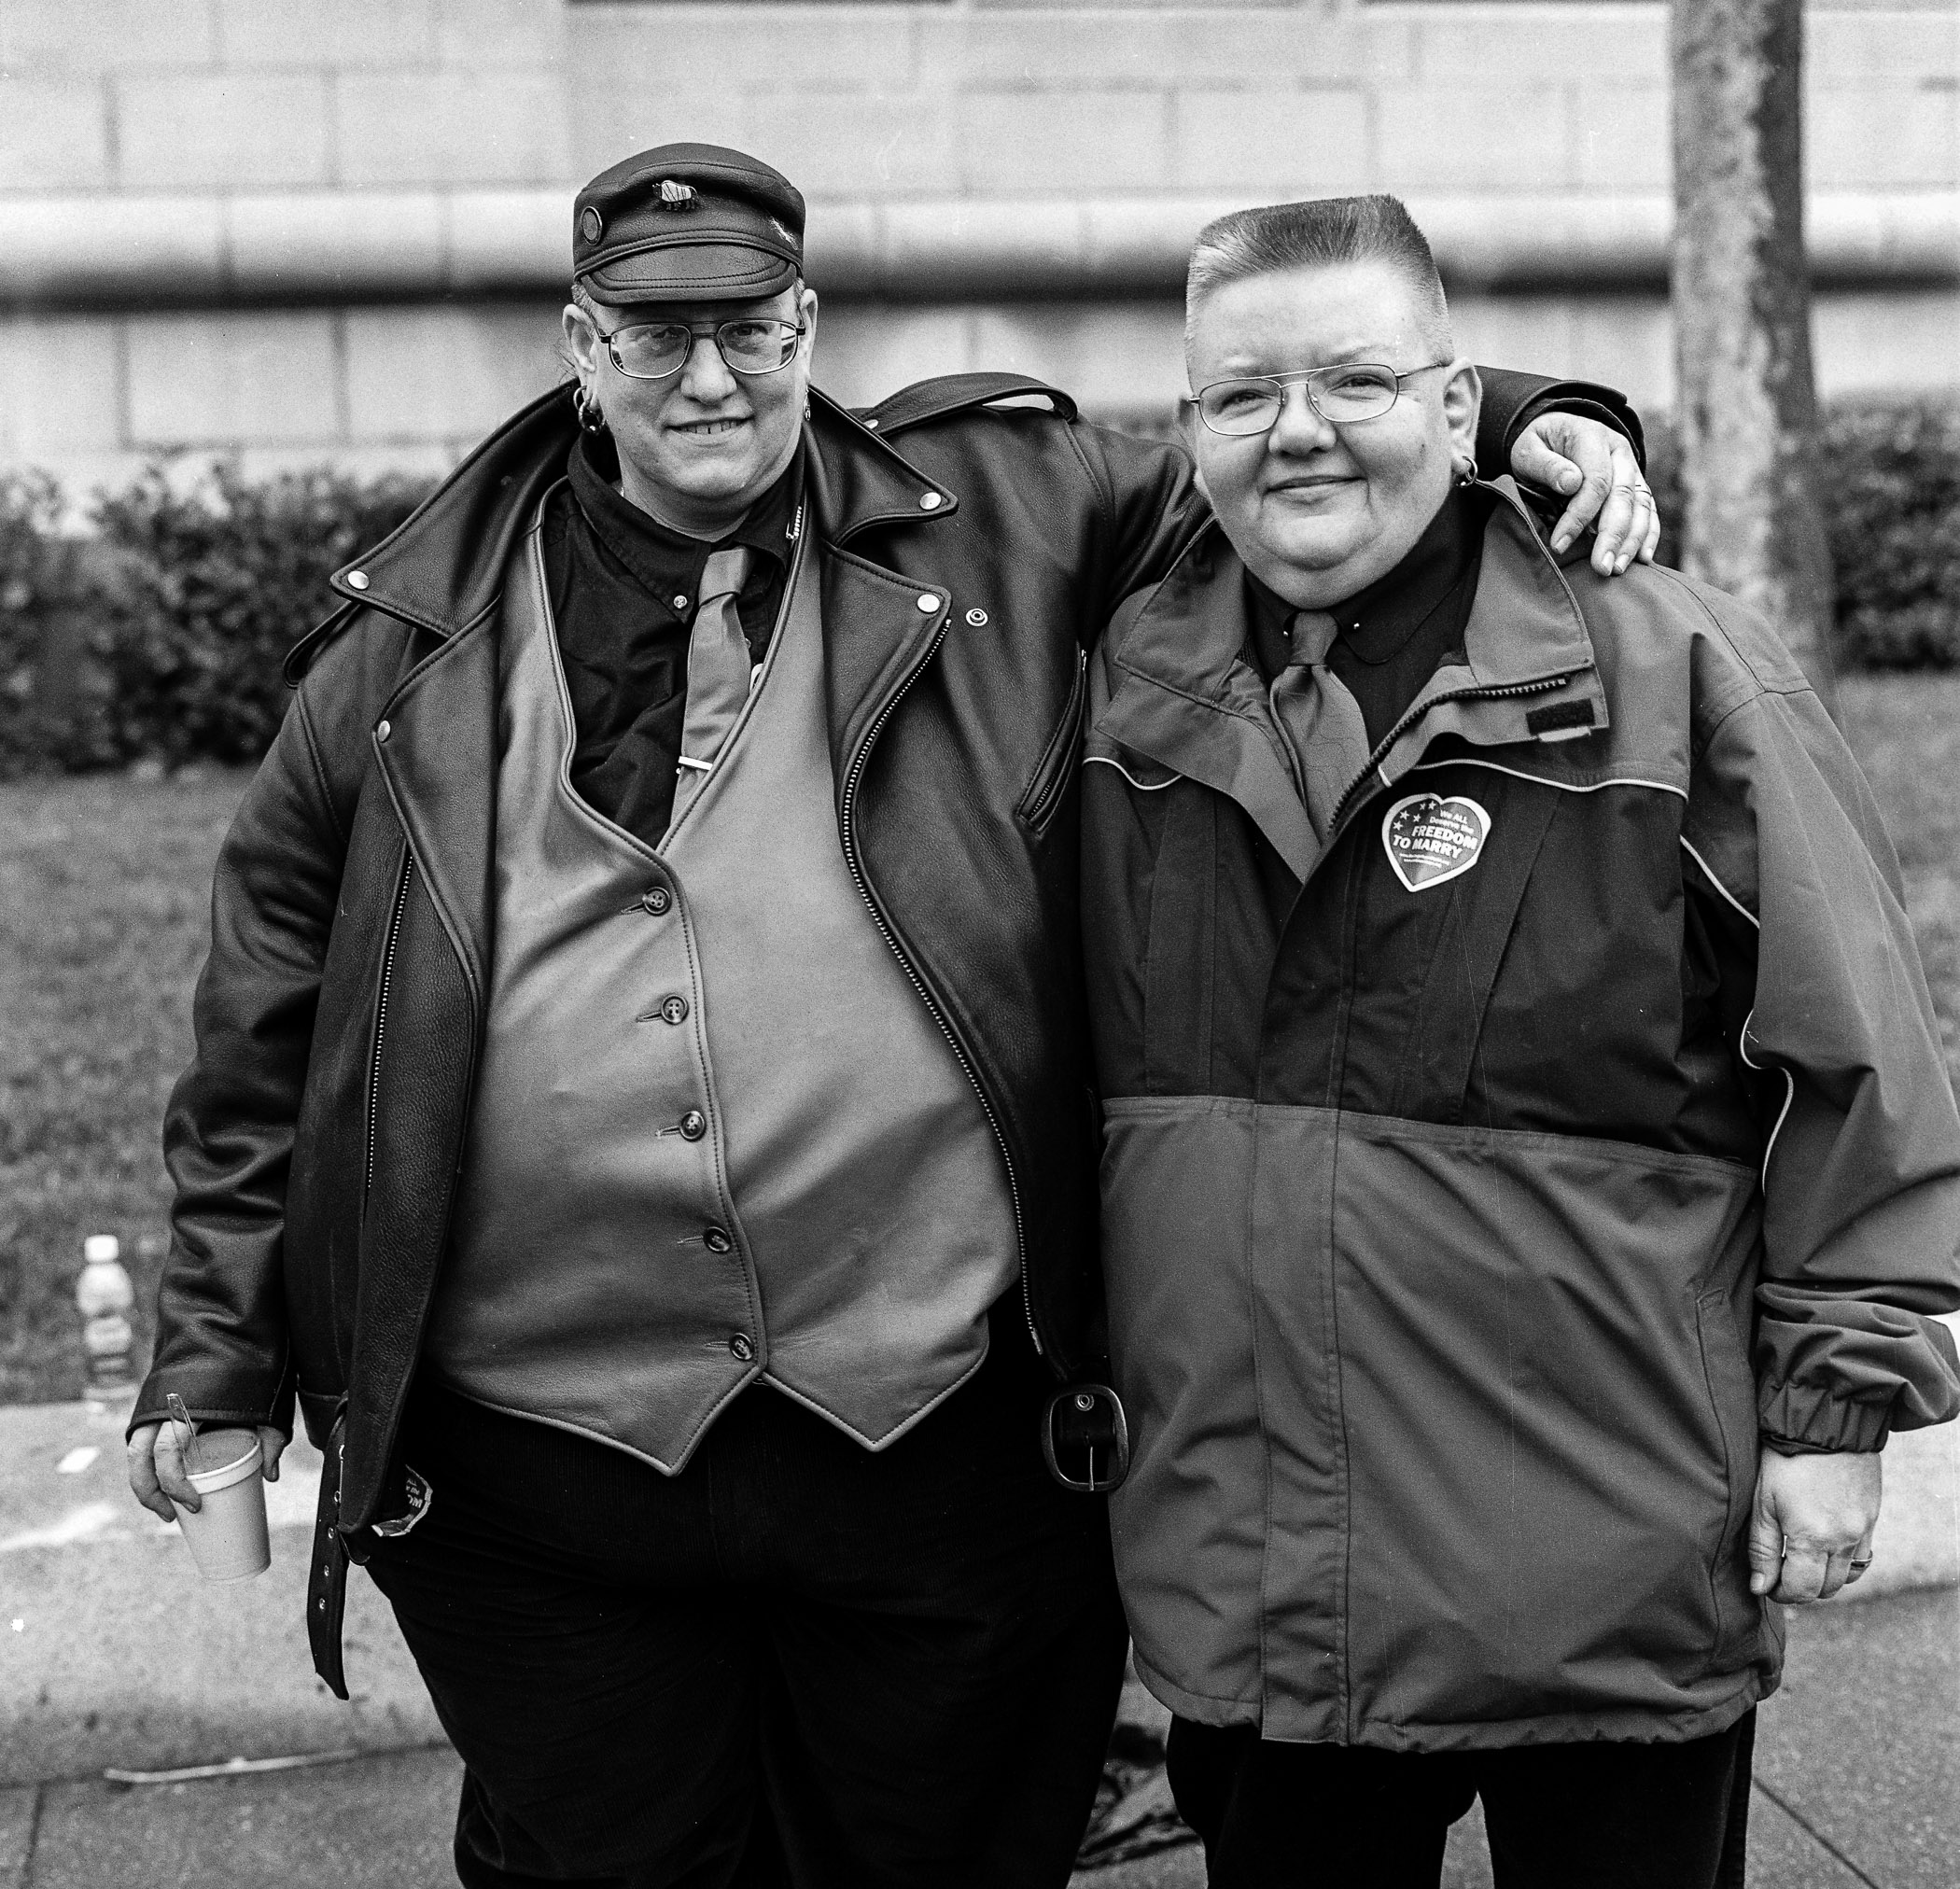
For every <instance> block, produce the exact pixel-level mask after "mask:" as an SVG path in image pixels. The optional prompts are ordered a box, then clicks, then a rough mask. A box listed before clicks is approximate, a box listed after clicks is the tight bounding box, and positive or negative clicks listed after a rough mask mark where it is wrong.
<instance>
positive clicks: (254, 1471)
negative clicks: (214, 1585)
mask: <svg viewBox="0 0 1960 1889" xmlns="http://www.w3.org/2000/svg"><path fill="white" fill-rule="evenodd" d="M190 1462H191V1463H194V1464H196V1465H198V1466H197V1467H195V1468H192V1467H190V1466H189V1464H187V1465H186V1467H187V1469H188V1471H189V1476H190V1486H191V1488H192V1489H194V1490H197V1492H198V1495H199V1496H200V1497H201V1498H202V1500H203V1507H202V1508H200V1509H199V1510H198V1512H197V1513H196V1514H195V1515H193V1514H192V1513H191V1512H190V1511H189V1509H188V1508H186V1507H184V1506H183V1505H182V1504H178V1507H177V1520H178V1522H179V1523H180V1525H181V1526H182V1528H183V1531H184V1539H185V1540H186V1541H188V1542H189V1544H190V1552H191V1555H192V1557H193V1559H194V1560H196V1562H197V1571H198V1573H199V1574H202V1575H203V1577H204V1578H205V1579H206V1580H207V1581H248V1580H250V1579H251V1577H252V1576H253V1575H254V1574H264V1572H265V1571H266V1569H268V1568H269V1567H271V1566H272V1564H273V1546H272V1543H271V1541H270V1540H269V1539H268V1537H267V1535H266V1532H265V1475H264V1463H263V1462H262V1460H261V1458H260V1454H259V1437H258V1435H257V1434H256V1433H255V1432H253V1431H250V1430H213V1431H211V1432H209V1433H208V1434H204V1435H202V1436H199V1437H198V1438H196V1439H195V1441H194V1442H193V1443H192V1444H191V1448H190ZM205 1464H209V1465H210V1466H209V1467H208V1468H206V1467H204V1466H203V1465H205Z"/></svg>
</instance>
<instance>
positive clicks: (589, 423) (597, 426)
mask: <svg viewBox="0 0 1960 1889" xmlns="http://www.w3.org/2000/svg"><path fill="white" fill-rule="evenodd" d="M572 412H573V413H576V414H577V415H578V416H579V430H580V431H581V433H603V432H604V431H605V430H606V415H605V414H604V413H600V412H599V403H598V401H596V400H595V399H593V397H592V396H591V395H590V394H588V393H587V392H586V391H585V389H584V388H583V387H582V386H577V387H574V388H573V389H572Z"/></svg>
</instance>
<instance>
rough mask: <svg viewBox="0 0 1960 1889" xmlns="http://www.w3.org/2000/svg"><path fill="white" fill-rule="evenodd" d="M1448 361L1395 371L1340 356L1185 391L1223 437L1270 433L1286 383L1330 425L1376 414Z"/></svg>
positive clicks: (1281, 409)
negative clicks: (1324, 364)
mask: <svg viewBox="0 0 1960 1889" xmlns="http://www.w3.org/2000/svg"><path fill="white" fill-rule="evenodd" d="M1448 366H1449V362H1448V361H1427V362H1425V363H1424V364H1423V365H1422V366H1421V367H1419V368H1409V369H1407V370H1406V371H1404V372H1402V373H1397V372H1396V371H1395V370H1394V369H1393V368H1392V367H1389V366H1387V365H1386V364H1385V363H1383V362H1381V361H1343V362H1340V363H1339V364H1338V365H1337V366H1335V367H1329V368H1306V369H1303V370H1301V371H1299V372H1298V373H1290V374H1241V375H1238V376H1236V377H1235V378H1233V379H1231V380H1227V381H1211V382H1210V383H1208V384H1207V385H1204V386H1201V387H1200V388H1198V390H1197V393H1195V394H1192V395H1189V396H1188V397H1187V402H1188V404H1189V405H1191V406H1194V407H1196V408H1197V417H1198V418H1199V419H1200V420H1202V421H1203V422H1204V423H1205V425H1206V426H1207V427H1209V428H1210V429H1211V431H1212V432H1214V433H1223V434H1224V435H1225V437H1226V438H1227V439H1228V440H1244V439H1250V438H1251V437H1252V436H1253V434H1255V433H1269V432H1271V431H1272V429H1273V427H1276V426H1277V425H1278V424H1279V420H1280V415H1281V413H1284V412H1285V410H1286V389H1287V387H1288V385H1290V384H1292V383H1293V382H1295V381H1297V382H1298V383H1299V384H1300V385H1301V386H1303V387H1304V388H1305V389H1306V391H1307V404H1308V405H1309V406H1310V407H1311V408H1312V409H1313V411H1314V412H1315V413H1318V414H1319V415H1320V416H1321V418H1322V419H1323V420H1325V421H1327V422H1328V423H1329V424H1330V425H1333V426H1337V427H1338V426H1345V425H1348V424H1350V423H1351V422H1353V421H1355V420H1379V418H1380V417H1381V416H1382V414H1384V413H1387V412H1388V410H1389V409H1390V408H1391V407H1393V405H1394V404H1395V397H1396V396H1397V395H1398V394H1399V393H1401V391H1402V383H1403V382H1404V381H1407V380H1412V379H1413V378H1414V377H1415V376H1416V375H1417V374H1426V373H1428V372H1429V371H1430V370H1431V369H1432V368H1447V367H1448Z"/></svg>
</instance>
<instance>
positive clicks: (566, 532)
mask: <svg viewBox="0 0 1960 1889" xmlns="http://www.w3.org/2000/svg"><path fill="white" fill-rule="evenodd" d="M568 470H569V472H570V481H569V483H568V484H567V485H561V486H560V487H559V488H558V489H557V490H556V491H555V492H554V493H553V495H552V497H551V499H550V501H549V502H548V503H547V505H546V507H545V513H544V531H543V546H542V549H543V553H544V571H545V582H546V586H547V588H548V590H549V592H550V595H551V602H552V615H553V620H554V622H555V623H556V625H557V630H558V650H559V653H560V655H561V656H562V657H563V659H564V664H565V684H566V688H567V692H568V693H569V694H570V696H571V706H572V722H573V725H574V727H575V728H576V729H577V731H578V738H577V741H576V743H575V744H574V746H573V749H572V763H571V781H572V786H573V788H574V789H575V790H576V791H578V793H579V794H580V795H581V798H582V799H583V800H584V801H585V802H586V804H587V805H589V806H591V807H593V808H595V810H596V811H597V812H599V813H602V814H604V815H605V816H606V818H607V819H610V820H613V821H615V822H617V823H618V824H619V825H620V826H623V827H624V828H625V829H626V831H627V832H628V833H635V834H637V835H638V836H639V837H640V838H641V839H643V840H645V841H646V842H647V843H648V844H649V845H650V846H652V845H658V844H659V842H660V839H661V836H662V835H663V834H664V833H665V832H666V829H667V820H668V818H669V816H670V815H671V814H672V812H673V808H674V772H675V769H676V768H677V767H678V766H679V762H680V735H681V729H682V725H683V723H684V722H685V721H686V718H687V647H688V631H689V627H690V625H691V624H692V623H693V613H694V600H695V597H696V595H697V594H698V592H699V588H700V583H701V573H702V568H703V567H704V566H705V565H706V564H707V560H708V557H709V556H710V554H711V553H714V552H717V551H721V550H725V549H726V548H727V547H729V546H731V545H738V544H739V545H748V546H749V547H750V548H751V549H752V550H753V551H754V552H755V553H757V555H756V556H755V557H754V558H752V559H751V560H750V569H749V581H748V582H747V583H746V584H744V586H743V588H742V595H741V596H740V598H739V599H738V600H737V602H736V605H735V609H736V611H737V613H738V614H739V615H740V617H741V620H742V629H743V631H744V633H745V634H746V635H747V637H748V638H749V654H750V656H751V658H752V659H753V660H754V661H756V662H758V663H759V662H761V661H762V659H763V655H764V654H765V653H766V652H767V651H768V648H769V637H770V636H771V634H772V632H773V631H774V628H775V624H776V618H777V609H778V608H779V606H780V605H781V603H782V595H783V584H784V581H785V580H786V579H787V577H788V575H789V569H790V553H791V549H792V546H791V538H790V533H791V530H793V529H794V528H795V524H796V513H797V508H798V506H799V505H800V504H801V503H802V497H803V454H802V452H801V451H800V450H799V452H798V453H797V455H796V457H795V458H794V459H793V460H792V461H791V464H790V468H789V469H788V470H787V471H786V472H784V474H783V475H782V477H781V478H780V479H778V480H777V482H776V483H775V484H774V485H772V486H771V487H770V488H769V490H768V491H767V492H765V493H764V494H763V496H762V497H760V498H759V499H757V500H756V502H755V504H754V505H752V506H751V507H750V508H749V512H748V515H747V516H746V517H745V518H744V519H743V520H742V522H741V524H740V525H737V526H736V527H735V530H734V531H732V532H730V533H729V534H728V535H727V537H725V538H721V539H716V540H714V541H713V542H712V543H710V542H708V541H707V539H698V538H688V537H684V536H683V535H682V534H681V533H679V532H678V531H670V530H669V529H668V528H667V527H666V526H665V525H662V524H661V523H660V522H659V520H657V519H655V518H652V517H651V516H650V515H649V514H648V513H646V512H644V511H641V510H640V509H639V507H638V506H637V505H635V504H634V503H633V502H632V501H631V500H630V499H628V498H626V497H623V496H622V495H621V494H620V493H619V492H618V491H617V490H616V489H615V487H614V485H613V483H612V482H613V481H614V480H615V479H616V478H617V477H618V476H619V461H618V458H617V456H616V455H615V454H614V451H613V446H612V441H610V440H609V438H607V437H606V436H604V435H596V436H595V435H590V434H586V435H581V437H580V439H579V441H578V443H577V445H575V446H574V447H573V448H572V454H571V463H570V466H569V468H568Z"/></svg>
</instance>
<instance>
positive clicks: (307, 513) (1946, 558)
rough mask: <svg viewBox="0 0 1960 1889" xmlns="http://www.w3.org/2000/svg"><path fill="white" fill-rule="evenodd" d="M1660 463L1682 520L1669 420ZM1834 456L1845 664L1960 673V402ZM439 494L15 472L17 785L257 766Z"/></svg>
mask: <svg viewBox="0 0 1960 1889" xmlns="http://www.w3.org/2000/svg"><path fill="white" fill-rule="evenodd" d="M1651 456H1652V461H1653V465H1652V472H1653V480H1654V484H1655V489H1656V492H1657V495H1658V496H1659V498H1660V500H1661V507H1662V513H1663V516H1664V517H1666V518H1677V517H1678V516H1679V511H1680V498H1679V482H1678V479H1677V478H1676V477H1675V476H1674V468H1675V465H1676V453H1675V449H1674V446H1673V441H1672V439H1671V437H1670V436H1669V435H1668V433H1667V431H1666V429H1665V428H1664V427H1656V428H1655V429H1654V430H1653V445H1652V455H1651ZM1823 456H1824V462H1825V465H1826V467H1827V479H1826V482H1825V489H1824V494H1823V497H1824V505H1825V512H1826V516H1827V521H1828V524H1829V529H1830V536H1831V553H1832V556H1833V558H1834V559H1835V562H1836V566H1837V578H1838V647H1837V657H1838V664H1839V667H1840V668H1841V670H1855V669H1952V668H1956V667H1960V406H1953V405H1946V404H1912V405H1897V406H1876V405H1867V406H1856V407H1843V408H1840V409H1838V410H1837V411H1835V412H1833V413H1831V414H1830V415H1829V416H1828V417H1827V421H1826V425H1825V438H1824V455H1823ZM427 490H428V485H427V482H426V481H419V480H413V479H407V478H400V477H389V478H384V479H379V480H369V481H362V480H357V479H354V478H350V477H348V476H346V475H345V474H343V473H338V472H333V471H329V470H326V469H320V470H315V471H310V472H301V473H288V474H286V475H283V476H281V477H278V478H274V479H270V480H265V481H260V482H255V481H250V480H246V479H244V478H242V477H241V476H240V475H239V474H238V473H237V472H236V471H235V470H231V469H224V468H220V469H217V470H216V471H214V472H213V473H211V474H210V475H209V476H208V477H207V478H204V479H203V480H201V481H199V482H197V483H194V484H191V485H189V486H188V487H187V486H186V485H184V484H183V483H181V482H176V481H173V480H172V479H171V478H170V477H169V474H168V468H167V467H166V466H163V465H158V466H154V467H152V468H151V469H150V470H149V471H148V472H147V474H146V475H145V477H144V478H143V479H141V480H140V481H138V482H137V483H136V484H135V485H133V486H132V487H131V488H130V489H129V490H127V491H125V492H121V493H119V494H116V495H113V496H110V497H99V498H98V499H97V501H96V503H95V506H94V509H93V512H92V514H91V517H92V523H93V525H94V535H93V537H92V538H91V539H79V540H77V539H73V538H63V537H62V536H60V535H58V533H57V529H56V521H57V520H58V519H59V518H60V517H61V515H62V511H63V507H62V501H61V495H60V493H59V492H58V491H57V490H56V488H55V486H54V485H53V483H52V482H50V481H49V480H47V479H46V478H43V477H41V476H39V475H37V474H27V475H24V476H17V477H12V478H0V775H7V774H18V773H21V772H22V771H26V770H31V769H45V768H64V769H70V770H77V771H78V770H85V769H91V768H100V767H117V766H126V765H129V764H130V763H137V762H147V763H160V764H161V765H164V766H173V767H174V766H180V765H183V764H185V763H191V762H196V761H204V760H211V761H219V762H243V761H250V760H253V759H256V758H257V757H258V756H259V754H261V753H263V752H264V751H265V748H266V746H267V744H268V743H269V742H270V741H271V739H272V737H273V731H274V730H275V729H276V728H277V726H278V724H279V718H280V716H281V715H282V714H283V713H284V711H285V693H286V692H285V688H284V685H283V683H282V682H281V680H280V676H279V665H280V663H281V661H282V660H283V659H284V657H285V654H286V651H287V650H288V649H289V648H290V647H291V646H292V644H293V643H294V642H295V641H296V640H297V639H298V638H299V637H301V636H303V635H304V634H305V633H306V631H307V630H309V629H310V628H311V627H312V626H313V625H314V623H316V622H317V621H318V620H319V619H320V617H321V616H322V615H323V614H324V613H325V611H326V609H327V608H328V604H329V595H328V592H327V588H326V583H327V578H328V576H329V573H330V572H331V571H333V570H335V569H336V568H338V567H340V566H342V565H343V564H345V563H347V562H349V561H350V560H351V559H352V558H353V557H354V556H355V555H356V553H358V552H359V551H360V550H361V549H363V548H364V547H365V546H368V545H371V544H373V543H374V542H376V541H377V540H378V539H382V538H384V537H385V536H386V535H387V533H388V532H390V531H392V530H393V529H394V528H395V526H396V525H399V523H400V522H401V520H402V519H403V518H405V517H406V516H407V515H408V514H409V512H410V511H413V509H414V507H415V505H416V504H417V503H419V502H420V500H421V499H422V497H424V496H425V495H426V494H427ZM1667 555H1668V547H1667V541H1666V539H1665V537H1664V538H1663V540H1662V546H1661V556H1662V558H1663V560H1665V559H1666V557H1667Z"/></svg>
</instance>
